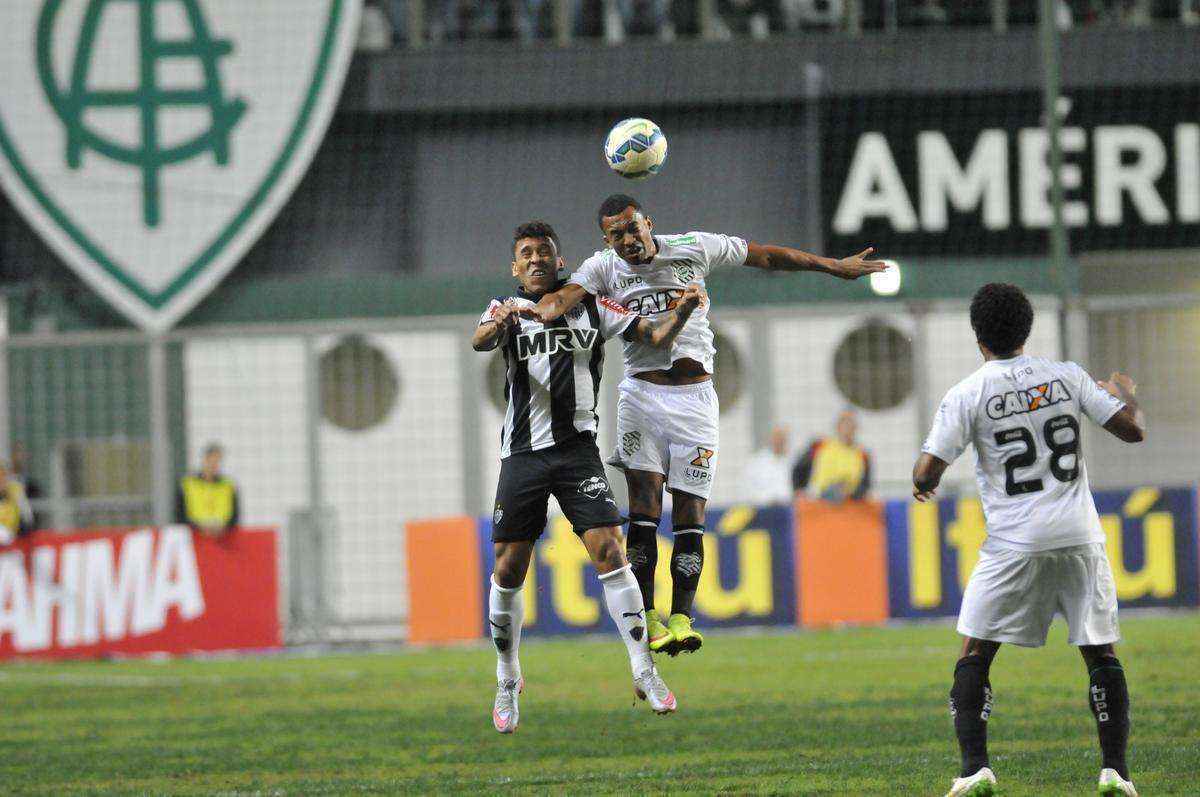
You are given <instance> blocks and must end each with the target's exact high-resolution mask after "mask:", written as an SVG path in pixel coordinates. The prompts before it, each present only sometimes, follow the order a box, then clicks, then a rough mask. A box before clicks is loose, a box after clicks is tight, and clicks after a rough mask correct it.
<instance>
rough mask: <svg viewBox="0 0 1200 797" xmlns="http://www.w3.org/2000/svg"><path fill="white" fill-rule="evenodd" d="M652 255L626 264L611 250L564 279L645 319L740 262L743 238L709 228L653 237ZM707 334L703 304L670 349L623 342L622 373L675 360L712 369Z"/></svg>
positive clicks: (709, 335)
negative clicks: (654, 249)
mask: <svg viewBox="0 0 1200 797" xmlns="http://www.w3.org/2000/svg"><path fill="white" fill-rule="evenodd" d="M654 240H655V242H656V243H657V244H658V254H656V255H655V256H654V259H653V260H652V261H650V262H649V263H646V264H645V265H636V266H635V265H631V264H629V263H627V262H625V261H624V260H623V259H622V258H621V256H620V255H618V254H617V253H616V252H615V251H613V250H612V249H605V250H604V251H602V252H597V253H596V254H594V255H592V256H591V257H589V258H588V259H587V260H585V261H583V264H582V265H581V266H580V267H579V270H578V271H576V272H575V273H574V274H572V275H571V277H570V279H569V280H568V281H569V282H573V283H575V284H576V285H579V286H581V287H582V288H583V289H584V290H586V291H587V292H588V293H590V294H592V295H593V296H609V297H611V298H613V299H615V300H616V301H617V302H618V303H619V304H621V305H622V306H624V307H625V308H626V309H627V310H629V311H631V312H634V313H637V314H638V315H640V316H645V317H651V316H656V315H658V314H660V313H666V312H669V311H670V310H671V309H672V308H673V307H674V306H675V302H676V301H677V300H678V299H679V297H680V296H682V295H683V289H684V287H685V286H686V285H688V284H689V283H692V282H698V283H700V284H701V285H703V284H704V280H705V278H706V277H707V276H708V275H709V274H711V273H712V272H713V271H715V270H716V269H718V268H720V267H722V266H726V265H732V266H740V265H742V264H743V263H745V262H746V242H745V241H744V240H742V239H741V238H734V237H731V236H728V235H716V234H714V233H709V232H689V233H684V234H683V235H665V236H657V235H656V236H655V237H654ZM714 353H715V350H714V349H713V334H712V330H711V329H710V328H709V326H708V305H707V304H706V305H705V306H703V307H699V308H697V309H696V311H695V312H694V313H692V315H691V317H690V318H689V319H688V321H687V323H686V324H685V325H684V327H683V329H682V330H680V332H679V337H677V338H676V339H675V341H674V343H673V344H672V345H671V347H670V348H669V349H668V348H656V347H654V346H651V345H650V344H648V343H642V342H640V341H630V340H627V341H625V373H626V374H627V375H629V374H637V373H641V372H643V371H660V370H665V369H668V368H670V367H671V363H673V362H675V361H676V360H681V359H685V358H686V359H692V360H695V361H696V362H698V363H700V364H701V365H703V366H704V370H705V371H707V372H708V373H710V374H711V373H712V372H713V354H714Z"/></svg>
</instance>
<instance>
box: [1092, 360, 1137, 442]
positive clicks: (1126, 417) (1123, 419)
mask: <svg viewBox="0 0 1200 797" xmlns="http://www.w3.org/2000/svg"><path fill="white" fill-rule="evenodd" d="M1100 387H1102V388H1104V389H1105V390H1107V391H1108V393H1109V394H1110V395H1112V396H1115V397H1116V398H1117V399H1120V400H1121V401H1122V402H1123V403H1124V404H1125V406H1124V407H1122V408H1121V411H1120V412H1118V413H1117V414H1116V415H1114V416H1112V417H1111V418H1109V419H1108V422H1107V423H1105V424H1104V429H1105V430H1106V431H1108V432H1109V433H1111V434H1113V435H1114V436H1116V437H1118V438H1119V439H1121V440H1124V441H1125V442H1126V443H1140V442H1142V441H1143V440H1145V439H1146V416H1145V415H1144V414H1143V413H1142V409H1141V407H1139V406H1138V403H1137V399H1135V398H1134V394H1135V393H1137V385H1136V384H1135V383H1134V381H1133V380H1132V379H1130V378H1129V377H1128V376H1126V375H1125V374H1123V373H1120V372H1118V371H1114V372H1113V375H1112V376H1110V377H1109V378H1108V381H1107V382H1101V383H1100Z"/></svg>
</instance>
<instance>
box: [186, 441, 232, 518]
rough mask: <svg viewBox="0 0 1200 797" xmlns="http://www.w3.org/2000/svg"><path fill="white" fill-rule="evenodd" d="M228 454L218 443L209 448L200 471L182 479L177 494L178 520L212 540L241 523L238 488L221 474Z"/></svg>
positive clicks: (207, 447)
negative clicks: (223, 461)
mask: <svg viewBox="0 0 1200 797" xmlns="http://www.w3.org/2000/svg"><path fill="white" fill-rule="evenodd" d="M224 454H225V452H224V450H223V449H222V448H221V446H220V445H219V444H218V443H210V444H209V445H207V446H206V447H205V448H204V458H203V459H202V460H201V465H200V470H199V472H197V473H192V474H188V475H187V476H184V477H183V478H182V479H180V480H179V490H178V492H177V493H176V501H175V516H176V517H175V519H176V521H177V522H179V523H186V524H188V525H189V526H191V527H192V528H194V529H195V530H196V531H198V532H200V533H201V534H206V535H208V536H210V537H217V536H220V535H222V534H226V533H228V532H230V531H232V530H234V529H235V528H236V527H237V524H238V492H237V486H236V485H235V484H234V483H233V481H232V480H231V479H229V477H227V476H225V474H223V473H221V458H222V457H223V456H224Z"/></svg>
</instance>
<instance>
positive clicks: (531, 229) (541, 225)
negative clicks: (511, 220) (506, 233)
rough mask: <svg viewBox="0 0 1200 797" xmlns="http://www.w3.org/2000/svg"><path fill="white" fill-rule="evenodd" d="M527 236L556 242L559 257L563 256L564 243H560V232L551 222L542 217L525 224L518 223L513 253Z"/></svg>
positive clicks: (514, 233) (555, 246)
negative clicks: (557, 231)
mask: <svg viewBox="0 0 1200 797" xmlns="http://www.w3.org/2000/svg"><path fill="white" fill-rule="evenodd" d="M525 238H548V239H550V240H551V241H553V242H554V251H555V254H557V255H558V256H559V257H562V244H561V243H559V240H558V233H556V232H555V231H554V228H553V227H551V226H550V223H549V222H546V221H542V220H541V219H533V220H532V221H527V222H525V223H524V224H518V225H517V229H515V230H513V253H514V254H516V251H517V243H518V242H519V241H522V240H524V239H525Z"/></svg>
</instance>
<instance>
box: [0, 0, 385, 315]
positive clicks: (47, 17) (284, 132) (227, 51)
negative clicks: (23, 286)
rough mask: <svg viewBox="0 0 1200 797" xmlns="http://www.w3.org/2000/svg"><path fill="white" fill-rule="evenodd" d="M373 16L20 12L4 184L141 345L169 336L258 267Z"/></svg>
mask: <svg viewBox="0 0 1200 797" xmlns="http://www.w3.org/2000/svg"><path fill="white" fill-rule="evenodd" d="M360 7H361V0H254V2H246V0H41V1H40V2H36V1H34V0H29V1H28V2H19V3H11V4H10V3H5V4H3V8H2V9H0V22H2V23H3V25H2V27H0V68H2V69H3V70H4V74H5V76H6V80H5V81H3V82H2V83H0V155H2V156H3V157H0V184H2V185H3V188H4V189H5V191H6V192H8V194H9V195H10V197H11V198H12V200H13V203H14V205H15V206H16V207H17V208H19V209H20V210H21V212H22V213H23V215H24V216H25V218H26V219H27V220H28V221H29V223H30V224H31V225H32V226H33V227H34V228H35V229H36V230H37V231H38V232H39V233H40V234H41V235H42V236H43V237H44V238H45V239H46V240H47V241H48V242H49V243H50V244H51V246H52V247H53V248H54V249H55V251H56V252H57V253H58V254H59V255H60V256H61V257H62V258H63V259H64V260H65V261H66V263H67V264H68V265H70V266H71V267H72V268H73V269H74V270H75V271H76V272H78V273H79V274H80V276H82V277H83V278H84V279H85V280H86V281H87V282H88V283H89V284H91V285H92V286H93V287H94V288H95V289H96V290H97V291H98V292H99V293H101V294H102V295H104V296H105V297H106V298H107V299H108V300H109V301H110V302H112V303H113V304H114V305H116V306H117V307H118V308H120V309H121V310H123V311H124V312H125V313H126V314H127V315H129V316H130V317H131V318H132V319H133V320H134V321H135V322H137V323H138V324H139V325H141V326H143V327H144V328H147V329H164V328H167V327H169V326H170V325H171V324H173V323H174V322H175V321H176V320H177V319H178V318H179V317H181V316H182V315H183V314H184V313H185V312H187V310H189V309H191V308H192V307H193V306H194V305H195V304H196V302H198V301H199V300H200V299H201V298H203V296H204V295H205V294H206V293H207V292H208V291H209V290H211V289H212V288H213V287H214V286H215V285H216V284H217V283H218V282H219V281H220V279H221V278H222V277H223V276H224V275H225V274H227V273H228V272H229V270H230V269H231V268H232V267H233V266H234V265H235V264H236V263H237V261H238V260H239V259H240V258H241V257H242V255H244V254H245V252H246V250H247V249H249V247H250V246H251V245H252V244H253V243H254V241H255V240H256V239H257V238H258V236H259V235H260V234H261V233H262V231H263V230H264V229H265V228H266V227H267V225H268V224H269V223H270V222H271V221H272V220H273V219H274V217H275V215H276V214H277V213H278V211H279V209H280V208H281V207H282V206H283V204H284V203H285V202H286V201H287V198H288V197H289V196H290V195H291V192H292V190H293V189H294V188H295V186H296V184H297V183H298V182H299V179H300V177H301V176H303V173H304V172H305V171H306V170H307V168H308V164H309V163H310V162H311V159H312V156H313V155H314V154H315V152H316V149H317V146H318V145H319V143H320V141H321V139H322V137H323V136H324V132H325V130H326V128H327V127H328V123H329V120H330V118H331V117H332V114H333V111H334V108H335V106H336V103H337V99H338V96H339V94H340V91H341V86H342V82H343V80H344V78H345V73H346V69H347V67H348V65H349V61H350V56H351V54H352V51H353V47H354V39H355V35H356V33H357V29H358V15H359V11H360ZM35 87H36V89H35Z"/></svg>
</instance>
